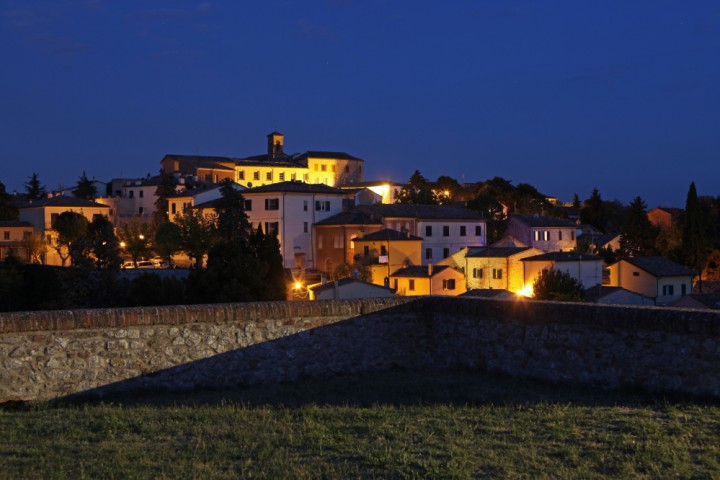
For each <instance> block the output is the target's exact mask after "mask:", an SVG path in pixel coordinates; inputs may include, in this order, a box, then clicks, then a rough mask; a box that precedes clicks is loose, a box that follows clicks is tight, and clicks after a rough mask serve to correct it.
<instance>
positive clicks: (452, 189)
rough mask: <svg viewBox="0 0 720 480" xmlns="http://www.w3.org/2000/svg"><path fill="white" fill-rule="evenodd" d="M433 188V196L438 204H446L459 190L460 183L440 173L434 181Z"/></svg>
mask: <svg viewBox="0 0 720 480" xmlns="http://www.w3.org/2000/svg"><path fill="white" fill-rule="evenodd" d="M433 190H434V191H435V197H436V198H437V201H438V203H440V205H447V204H450V203H452V202H453V198H455V195H456V194H457V192H458V190H460V184H459V183H458V181H457V180H455V179H454V178H452V177H448V176H447V175H441V176H439V177H438V179H437V180H436V181H435V185H434V188H433Z"/></svg>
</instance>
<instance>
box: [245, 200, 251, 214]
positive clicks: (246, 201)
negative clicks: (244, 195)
mask: <svg viewBox="0 0 720 480" xmlns="http://www.w3.org/2000/svg"><path fill="white" fill-rule="evenodd" d="M245 211H246V212H252V200H245Z"/></svg>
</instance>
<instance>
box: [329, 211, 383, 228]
mask: <svg viewBox="0 0 720 480" xmlns="http://www.w3.org/2000/svg"><path fill="white" fill-rule="evenodd" d="M382 224H383V223H382V221H381V220H380V218H379V217H374V216H372V215H368V214H367V213H365V212H361V211H359V210H350V211H347V212H340V213H338V214H335V215H333V216H332V217H328V218H326V219H324V220H320V221H319V222H315V225H321V226H322V225H382Z"/></svg>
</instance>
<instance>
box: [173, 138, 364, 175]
mask: <svg viewBox="0 0 720 480" xmlns="http://www.w3.org/2000/svg"><path fill="white" fill-rule="evenodd" d="M160 164H161V166H162V169H163V170H164V171H165V172H167V173H176V174H188V175H193V176H196V177H197V178H198V180H200V181H203V182H208V183H217V182H220V181H222V180H226V179H227V180H232V181H234V182H236V183H239V184H240V185H242V186H244V187H247V188H254V187H261V186H264V185H272V184H274V183H280V182H289V181H300V182H305V183H321V184H324V185H327V186H329V187H336V188H338V187H341V186H347V185H354V184H358V183H360V182H362V181H363V175H364V172H363V164H364V161H363V160H362V159H360V158H357V157H354V156H352V155H350V154H348V153H345V152H328V151H314V150H313V151H307V152H304V153H302V154H292V155H289V154H287V153H285V136H284V135H283V134H282V133H278V132H272V133H270V134H268V136H267V153H263V154H261V155H254V156H250V157H244V158H232V157H216V156H201V155H174V154H168V155H165V157H164V158H163V159H162V160H161V161H160Z"/></svg>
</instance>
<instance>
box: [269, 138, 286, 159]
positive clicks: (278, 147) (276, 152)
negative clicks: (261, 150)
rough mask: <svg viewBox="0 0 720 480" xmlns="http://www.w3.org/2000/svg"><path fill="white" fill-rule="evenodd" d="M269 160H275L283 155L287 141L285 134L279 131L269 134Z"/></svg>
mask: <svg viewBox="0 0 720 480" xmlns="http://www.w3.org/2000/svg"><path fill="white" fill-rule="evenodd" d="M267 139H268V160H269V161H273V160H276V159H277V158H279V157H283V156H284V153H283V144H284V143H285V135H283V134H282V133H279V132H272V133H270V134H268V136H267Z"/></svg>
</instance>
